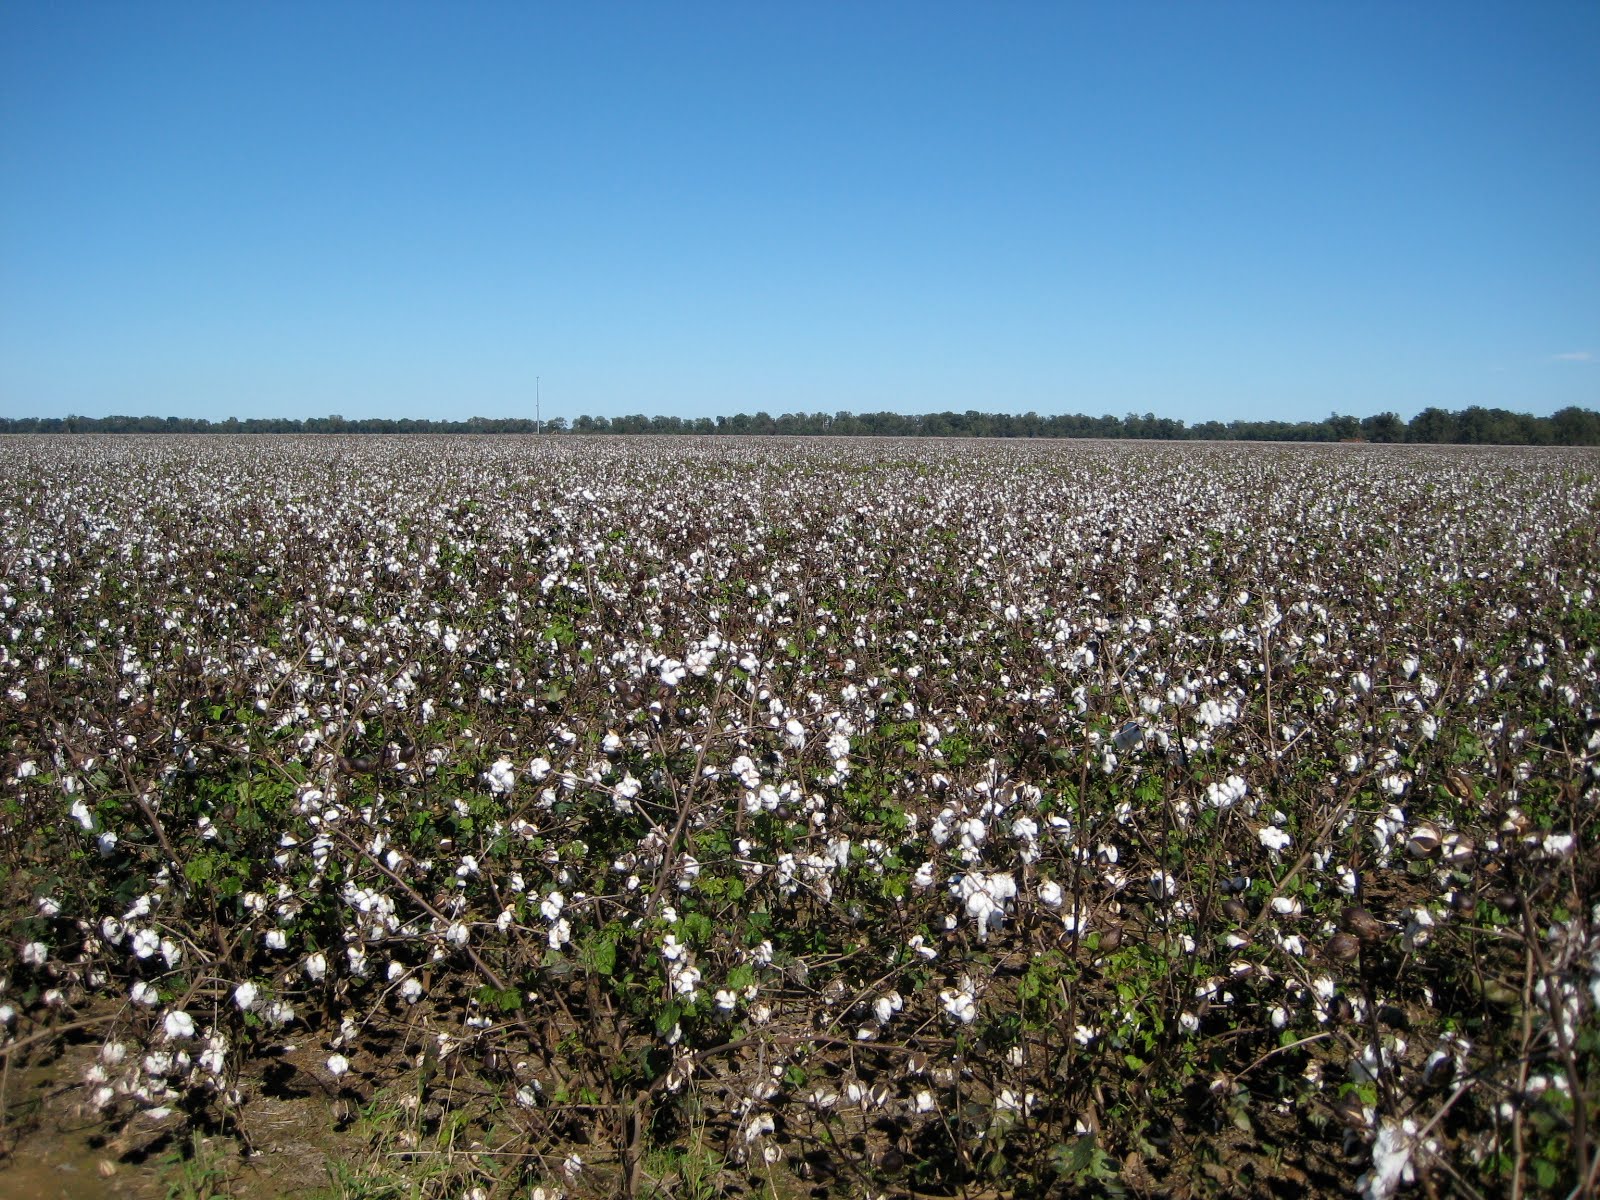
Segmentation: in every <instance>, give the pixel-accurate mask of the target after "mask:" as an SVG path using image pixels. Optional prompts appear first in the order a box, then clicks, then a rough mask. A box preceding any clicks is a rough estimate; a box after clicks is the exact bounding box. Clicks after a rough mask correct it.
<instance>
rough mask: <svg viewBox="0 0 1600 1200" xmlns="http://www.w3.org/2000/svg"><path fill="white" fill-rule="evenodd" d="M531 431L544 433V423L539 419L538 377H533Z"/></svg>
mask: <svg viewBox="0 0 1600 1200" xmlns="http://www.w3.org/2000/svg"><path fill="white" fill-rule="evenodd" d="M533 431H534V432H535V433H543V432H544V422H543V421H542V420H540V419H539V377H538V376H537V375H535V376H534V377H533Z"/></svg>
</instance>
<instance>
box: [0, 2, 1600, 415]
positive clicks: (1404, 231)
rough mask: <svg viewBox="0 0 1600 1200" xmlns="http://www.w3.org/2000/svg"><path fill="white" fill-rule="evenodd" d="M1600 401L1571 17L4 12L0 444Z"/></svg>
mask: <svg viewBox="0 0 1600 1200" xmlns="http://www.w3.org/2000/svg"><path fill="white" fill-rule="evenodd" d="M535 376H540V377H542V393H543V396H544V400H545V413H546V415H547V416H549V415H565V416H568V417H571V416H576V415H578V414H579V413H591V414H596V415H601V414H604V415H618V414H622V413H632V412H644V413H651V414H654V413H675V414H680V415H685V416H692V415H716V414H719V413H733V412H737V411H740V410H743V411H748V412H754V411H756V410H758V409H765V410H767V411H769V412H772V413H774V414H776V413H780V412H786V411H794V410H799V409H804V410H806V411H816V410H826V411H835V410H838V409H851V410H853V411H858V412H859V411H866V410H876V409H884V408H890V409H898V410H901V411H909V412H920V411H933V410H939V409H946V408H950V409H958V410H962V409H968V408H977V409H983V410H988V411H1013V412H1022V411H1026V410H1029V409H1032V410H1036V411H1039V412H1043V413H1050V412H1080V411H1081V412H1090V413H1102V412H1111V413H1116V414H1119V415H1120V414H1122V413H1125V412H1129V411H1137V412H1145V411H1153V412H1155V413H1157V414H1159V415H1162V416H1171V417H1178V418H1181V419H1184V420H1187V421H1196V420H1203V419H1206V418H1209V417H1217V418H1221V419H1234V418H1260V417H1283V418H1288V419H1301V418H1320V417H1323V416H1326V415H1327V414H1328V412H1329V411H1331V410H1334V409H1337V410H1339V411H1341V412H1346V413H1354V414H1356V415H1365V414H1368V413H1371V412H1376V411H1380V410H1383V409H1392V410H1395V411H1397V412H1399V413H1401V415H1402V416H1410V415H1411V414H1413V413H1415V412H1416V411H1417V410H1418V409H1420V408H1423V407H1426V406H1427V405H1430V404H1438V405H1443V406H1445V407H1450V408H1457V407H1462V406H1464V405H1467V404H1486V405H1498V406H1503V407H1508V408H1513V409H1518V410H1522V411H1530V412H1536V413H1548V412H1550V411H1553V410H1554V409H1556V408H1560V407H1562V406H1564V405H1568V404H1580V405H1584V406H1585V407H1600V4H1596V3H1590V2H1585V3H1543V4H1539V3H1517V4H1513V3H1495V4H1489V5H1479V4H1474V3H1463V2H1460V0H1448V2H1442V3H1434V4H1423V3H1415V4H1413V3H1405V4H1400V3H1388V2H1382V3H1379V2H1372V3H1361V2H1354V0H1353V2H1339V3H1319V4H1299V3H1290V4H1286V3H1279V2H1276V0H1273V2H1270V3H1269V2H1265V0H1263V2H1262V3H1249V4H1239V3H1205V4H1194V3H1182V4H1161V3H1134V4H1120V3H1117V4H1113V3H1109V2H1107V3H1101V4H1094V5H1088V4H1083V5H1079V4H1069V3H1050V4H1018V3H1001V4H990V3H981V4H980V3H976V2H974V3H971V4H962V5H955V4H944V3H927V2H925V0H918V2H916V3H908V4H889V3H861V4H858V3H851V4H828V3H804V4H801V3H793V4H787V5H777V4H767V3H760V2H756V3H749V2H746V3H738V4H727V5H715V6H713V5H704V4H692V3H671V4H667V3H661V4H641V3H633V4H627V5H607V4H597V5H591V4H560V5H556V4H549V5H536V4H533V3H514V4H503V5H502V4H483V3H478V4H470V3H469V4H460V5H458V4H439V3H428V4H411V3H398V2H388V3H383V4H367V3H356V2H353V0H339V2H337V3H315V4H312V3H270V4H263V3H250V4H241V3H232V2H220V3H219V2H207V3H193V4H176V5H175V4H168V3H142V2H141V3H132V4H130V3H122V2H120V0H119V2H117V3H111V4H105V3H78V2H74V3H51V4H45V3H37V2H34V0H6V2H5V3H4V4H0V415H6V416H23V415H41V416H61V415H66V414H67V413H72V412H75V413H80V414H84V415H91V416H99V415H105V414H109V413H129V414H144V413H155V414H159V415H163V416H165V415H180V416H210V417H213V418H221V417H226V416H230V415H233V416H240V417H248V416H293V417H305V416H319V415H326V414H328V413H333V412H338V413H341V414H342V415H344V416H346V417H364V416H397V417H399V416H413V417H458V416H469V415H473V414H478V415H483V416H510V415H523V414H531V411H532V404H533V395H534V379H535Z"/></svg>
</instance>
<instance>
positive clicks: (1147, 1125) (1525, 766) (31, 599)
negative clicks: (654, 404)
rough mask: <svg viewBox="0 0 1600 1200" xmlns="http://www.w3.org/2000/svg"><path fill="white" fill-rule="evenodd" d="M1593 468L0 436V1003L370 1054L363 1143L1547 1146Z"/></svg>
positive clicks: (844, 1157)
mask: <svg viewBox="0 0 1600 1200" xmlns="http://www.w3.org/2000/svg"><path fill="white" fill-rule="evenodd" d="M1597 516H1600V454H1597V453H1595V452H1590V451H1556V450H1546V451H1526V450H1516V451H1497V450H1471V449H1462V448H1456V449H1437V450H1434V449H1428V448H1423V447H1414V446H1413V447H1372V446H1320V447H1319V446H1302V447H1283V446H1237V445H1233V446H1222V445H1154V444H1109V443H1096V442H1076V443H1062V442H1051V443H1046V442H1008V443H984V442H940V441H917V442H896V441H882V440H846V439H815V440H803V441H798V440H797V441H787V442H785V441H779V440H774V439H750V440H739V439H719V440H714V441H713V440H709V439H708V440H705V441H697V440H693V439H639V440H621V439H619V440H611V439H583V438H568V439H562V440H534V439H523V438H512V437H505V438H476V439H474V438H436V439H428V438H415V439H406V438H393V439H390V438H377V437H373V438H348V439H341V438H337V437H331V436H329V437H309V436H308V437H303V438H245V437H238V438H226V437H215V438H178V437H173V438H136V437H128V438H90V437H81V438H72V437H62V438H45V437H24V438H12V439H6V440H0V555H3V557H4V567H5V569H4V573H3V581H0V691H3V692H4V694H5V696H6V703H5V704H4V706H3V707H0V722H3V724H0V730H3V734H4V741H3V742H0V756H3V761H0V802H3V810H0V871H3V876H0V878H3V880H4V886H5V896H6V907H5V910H4V912H5V930H6V936H5V939H4V943H3V944H0V975H3V981H0V1037H3V1039H4V1041H3V1043H0V1054H4V1055H5V1056H6V1063H7V1067H8V1069H10V1068H21V1067H24V1066H28V1065H37V1064H40V1063H46V1064H50V1063H55V1064H58V1065H57V1067H56V1068H55V1069H59V1070H60V1071H62V1072H63V1078H62V1079H61V1083H62V1085H63V1086H72V1087H74V1088H76V1089H77V1095H78V1097H79V1100H80V1101H81V1104H82V1106H83V1108H84V1111H86V1112H89V1113H93V1114H95V1115H96V1119H98V1120H101V1121H103V1122H105V1123H106V1126H107V1127H108V1128H110V1129H113V1130H123V1131H125V1136H132V1135H133V1132H134V1131H137V1130H149V1129H160V1128H189V1127H193V1128H204V1129H216V1130H222V1131H226V1132H227V1133H228V1134H229V1135H230V1136H233V1137H236V1138H237V1139H239V1142H240V1145H241V1146H242V1147H243V1148H245V1149H248V1147H249V1144H250V1138H251V1128H252V1119H253V1114H254V1113H255V1112H256V1110H257V1108H258V1106H259V1098H260V1096H261V1094H262V1089H263V1087H264V1083H263V1070H264V1064H267V1063H269V1062H274V1063H283V1062H289V1063H292V1064H294V1069H295V1070H296V1071H298V1072H300V1074H301V1076H303V1077H304V1078H306V1079H309V1080H311V1081H313V1082H314V1086H315V1088H318V1089H320V1090H321V1092H322V1093H324V1094H325V1095H326V1096H327V1097H329V1098H331V1099H342V1100H345V1101H349V1102H352V1103H354V1104H356V1105H362V1106H369V1105H376V1104H378V1103H379V1102H380V1101H382V1100H383V1099H384V1098H386V1097H387V1098H394V1097H400V1098H402V1100H403V1101H404V1102H403V1103H401V1104H400V1105H399V1109H400V1110H401V1111H402V1112H403V1114H404V1120H405V1122H406V1136H408V1137H409V1138H410V1139H411V1141H410V1142H409V1143H407V1145H409V1147H410V1148H411V1149H413V1150H415V1151H416V1152H417V1154H418V1155H419V1156H422V1155H423V1154H424V1152H425V1151H428V1150H429V1148H430V1147H432V1148H433V1150H435V1151H437V1150H438V1148H439V1146H440V1145H442V1144H443V1138H444V1134H443V1133H441V1130H448V1131H449V1136H450V1141H449V1157H448V1161H449V1170H448V1171H437V1170H435V1171H434V1172H433V1173H432V1174H428V1175H427V1176H426V1177H424V1178H422V1179H421V1182H420V1183H419V1184H418V1185H417V1186H418V1190H417V1191H416V1192H415V1193H413V1194H425V1195H438V1196H452V1197H453V1196H460V1195H482V1196H485V1197H489V1196H494V1197H511V1196H519V1197H521V1196H528V1195H530V1194H540V1192H538V1191H536V1190H535V1189H542V1190H543V1191H542V1194H543V1195H545V1196H553V1195H555V1194H557V1193H558V1192H565V1193H566V1194H567V1195H571V1196H583V1195H599V1194H619V1193H621V1194H629V1195H649V1194H660V1195H675V1194H679V1190H681V1188H682V1187H683V1186H684V1184H683V1181H684V1179H685V1178H686V1176H685V1175H684V1170H685V1168H684V1167H683V1165H682V1164H683V1161H685V1160H684V1159H683V1154H684V1148H685V1147H688V1146H694V1147H696V1148H698V1149H700V1150H704V1151H705V1153H706V1154H707V1155H708V1156H709V1160H710V1161H711V1162H712V1163H713V1165H714V1169H713V1170H711V1171H710V1173H709V1174H708V1175H706V1176H705V1178H706V1180H708V1181H709V1183H708V1186H714V1188H715V1189H716V1190H717V1191H719V1192H725V1193H728V1194H732V1193H754V1192H762V1193H767V1192H770V1193H771V1194H772V1195H774V1196H787V1195H800V1194H804V1193H805V1192H806V1191H807V1190H808V1189H818V1190H819V1194H826V1195H852V1196H853V1195H872V1196H878V1195H883V1194H888V1195H896V1194H910V1193H911V1192H913V1191H914V1192H916V1193H918V1194H921V1195H925V1196H926V1195H933V1196H941V1195H947V1196H955V1195H962V1194H968V1195H971V1194H980V1193H981V1194H992V1193H993V1191H994V1189H996V1188H998V1189H999V1190H1001V1191H1002V1192H1004V1193H1006V1194H1013V1193H1015V1194H1018V1195H1044V1194H1058V1193H1061V1192H1063V1191H1065V1192H1077V1193H1082V1194H1100V1193H1103V1192H1104V1191H1106V1190H1107V1189H1108V1188H1114V1187H1117V1188H1121V1189H1123V1190H1125V1191H1128V1192H1132V1193H1135V1194H1166V1193H1168V1192H1170V1191H1177V1192H1178V1193H1179V1194H1202V1195H1203V1194H1215V1195H1250V1194H1262V1195H1266V1194H1279V1193H1281V1191H1282V1189H1284V1188H1289V1189H1291V1190H1298V1191H1307V1192H1321V1193H1323V1194H1327V1195H1335V1194H1337V1195H1350V1194H1360V1195H1364V1196H1366V1197H1369V1198H1372V1200H1383V1198H1386V1197H1389V1196H1395V1195H1402V1194H1408V1193H1411V1192H1415V1193H1416V1194H1419V1195H1421V1194H1430V1195H1431V1194H1441V1193H1449V1192H1452V1191H1454V1192H1459V1193H1460V1194H1466V1195H1471V1194H1481V1195H1489V1194H1500V1193H1509V1192H1511V1191H1513V1190H1515V1189H1522V1190H1523V1191H1524V1192H1528V1193H1532V1192H1536V1191H1538V1192H1550V1193H1552V1194H1561V1195H1565V1194H1568V1192H1573V1194H1592V1192H1593V1189H1594V1188H1595V1186H1596V1180H1597V1176H1600V1155H1597V1154H1596V1151H1595V1147H1594V1128H1595V1124H1596V1121H1597V1119H1600V1111H1597V1106H1596V1092H1595V1088H1596V1085H1597V1068H1600V1032H1597V1029H1600V1025H1597V1021H1596V1010H1597V1008H1600V905H1596V901H1595V897H1596V896H1600V879H1597V874H1600V870H1597V868H1600V855H1597V853H1596V829H1595V821H1596V801H1597V799H1600V690H1597V680H1600V662H1597V655H1600V594H1597V593H1600V552H1597V548H1596V547H1597V534H1596V520H1597ZM85 1039H87V1041H86V1040H85ZM74 1051H75V1052H74ZM68 1072H70V1075H69V1074H68ZM360 1149H361V1148H360V1147H353V1148H352V1156H357V1155H359V1152H360ZM674 1164H677V1165H676V1166H674ZM396 1169H399V1168H396ZM674 1172H676V1173H675V1174H674ZM1585 1187H1587V1188H1588V1189H1589V1193H1583V1191H1582V1189H1584V1188H1585ZM374 1194H376V1193H374ZM385 1194H387V1193H385Z"/></svg>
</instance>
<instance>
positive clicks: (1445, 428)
mask: <svg viewBox="0 0 1600 1200" xmlns="http://www.w3.org/2000/svg"><path fill="white" fill-rule="evenodd" d="M543 430H544V432H546V433H552V434H568V433H621V434H634V433H655V434H698V435H712V436H714V435H717V434H746V435H751V434H754V435H788V436H800V435H830V436H834V437H998V438H1148V439H1155V440H1159V441H1180V440H1216V441H1240V442H1260V441H1271V442H1340V441H1367V442H1425V443H1434V444H1438V443H1446V444H1449V443H1456V444H1464V445H1502V446H1595V445H1600V413H1596V412H1593V411H1590V410H1589V409H1584V408H1563V409H1561V410H1560V411H1559V412H1556V413H1553V414H1552V415H1550V416H1548V417H1535V416H1530V415H1529V414H1527V413H1515V412H1508V411H1507V410H1505V409H1503V408H1480V407H1478V406H1476V405H1474V406H1473V407H1470V408H1464V409H1462V410H1461V411H1460V412H1449V411H1447V410H1446V409H1442V408H1425V409H1423V410H1422V411H1421V412H1419V413H1418V414H1417V415H1416V416H1414V417H1412V418H1411V420H1409V421H1402V420H1401V419H1400V418H1399V416H1397V415H1396V414H1395V413H1392V412H1384V413H1378V414H1377V415H1376V416H1371V417H1351V416H1341V415H1339V414H1338V413H1334V414H1333V415H1332V416H1329V417H1328V418H1326V419H1325V420H1321V421H1228V422H1222V421H1202V422H1200V423H1199V424H1197V425H1185V424H1184V423H1183V422H1182V421H1175V420H1173V419H1172V418H1170V417H1157V416H1155V415H1154V414H1153V413H1145V414H1144V415H1143V416H1140V415H1138V414H1137V413H1129V414H1128V415H1127V416H1125V417H1114V416H1109V415H1108V416H1103V417H1090V416H1085V415H1083V414H1058V415H1055V416H1040V415H1039V414H1038V413H1032V412H1030V413H1023V414H1021V415H1020V416H1018V415H1015V414H1012V413H982V412H976V411H972V410H969V411H967V412H963V413H957V412H940V413H923V414H920V415H908V414H905V413H893V412H879V413H850V412H838V413H832V414H829V413H822V412H819V413H784V414H783V415H782V416H778V417H774V416H771V415H769V414H768V413H764V412H758V413H755V414H754V415H751V414H748V413H738V414H737V415H735V416H731V417H689V418H686V417H646V416H642V415H640V416H629V417H587V416H585V417H578V418H577V419H576V420H574V421H572V422H571V423H570V424H569V423H568V422H567V421H566V420H565V419H563V418H559V417H558V418H556V419H555V420H551V421H545V422H544V424H543ZM534 432H536V427H535V424H534V422H533V421H532V420H529V419H527V418H523V417H512V418H502V419H492V418H488V417H471V418H469V419H467V420H465V421H413V420H391V419H388V418H384V417H366V418H362V419H360V420H353V421H347V420H345V418H343V417H341V416H337V415H335V416H329V417H311V418H308V419H306V420H291V419H288V418H283V417H266V418H251V419H249V420H244V421H241V420H239V419H238V418H237V417H229V418H228V419H227V420H225V421H208V420H206V419H205V418H204V417H76V416H69V417H13V418H5V417H0V433H495V434H503V433H534Z"/></svg>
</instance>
